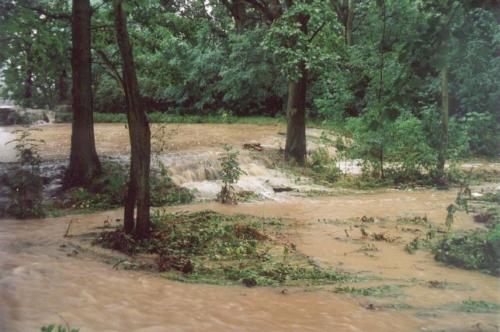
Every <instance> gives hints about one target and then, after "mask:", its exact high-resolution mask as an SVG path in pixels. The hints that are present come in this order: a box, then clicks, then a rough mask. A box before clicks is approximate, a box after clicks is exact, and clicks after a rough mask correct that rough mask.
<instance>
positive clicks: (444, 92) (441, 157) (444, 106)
mask: <svg viewBox="0 0 500 332" xmlns="http://www.w3.org/2000/svg"><path fill="white" fill-rule="evenodd" d="M448 116H449V101H448V67H447V66H445V67H444V68H443V69H442V70H441V142H440V146H439V151H438V163H437V171H438V175H439V176H440V177H442V176H443V175H444V164H445V163H446V149H447V148H448Z"/></svg>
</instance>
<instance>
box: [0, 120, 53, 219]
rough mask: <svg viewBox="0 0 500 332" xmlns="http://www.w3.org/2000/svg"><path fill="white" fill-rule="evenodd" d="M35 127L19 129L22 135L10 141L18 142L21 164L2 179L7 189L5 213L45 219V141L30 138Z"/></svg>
mask: <svg viewBox="0 0 500 332" xmlns="http://www.w3.org/2000/svg"><path fill="white" fill-rule="evenodd" d="M33 130H34V129H24V130H17V131H15V132H14V134H19V138H16V139H14V140H13V141H11V142H8V143H7V144H9V143H15V146H14V149H15V150H16V152H17V158H18V162H19V163H18V164H17V165H15V167H14V169H13V172H9V174H6V175H4V176H2V179H1V182H2V184H3V185H5V186H6V187H7V189H8V198H9V203H8V205H7V207H6V211H5V212H6V214H7V215H10V216H13V217H15V218H19V219H26V218H42V217H44V216H45V211H44V209H43V204H42V203H43V178H42V176H41V172H40V164H41V161H42V160H41V158H40V155H39V154H38V146H39V144H40V143H43V141H40V140H35V139H33V138H31V132H32V131H33Z"/></svg>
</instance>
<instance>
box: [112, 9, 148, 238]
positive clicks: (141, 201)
mask: <svg viewBox="0 0 500 332" xmlns="http://www.w3.org/2000/svg"><path fill="white" fill-rule="evenodd" d="M113 8H114V12H115V29H116V39H117V41H118V46H119V48H120V53H121V56H122V61H123V75H122V76H123V87H124V92H125V100H126V104H127V120H128V125H129V136H130V144H131V158H130V179H129V189H128V192H127V198H126V203H125V214H124V229H125V232H127V233H132V232H133V233H134V235H135V237H136V238H138V239H144V238H147V237H148V236H149V234H150V230H151V223H150V214H149V201H150V197H149V171H150V164H151V132H150V129H149V122H148V118H147V116H146V113H145V112H144V109H143V107H142V105H141V99H140V96H139V84H138V82H137V75H136V72H135V66H134V59H133V53H132V46H131V45H130V42H129V38H128V31H127V19H126V16H125V13H124V12H123V8H122V1H121V0H114V1H113ZM136 205H137V218H136V221H135V229H134V220H133V218H134V208H135V207H136Z"/></svg>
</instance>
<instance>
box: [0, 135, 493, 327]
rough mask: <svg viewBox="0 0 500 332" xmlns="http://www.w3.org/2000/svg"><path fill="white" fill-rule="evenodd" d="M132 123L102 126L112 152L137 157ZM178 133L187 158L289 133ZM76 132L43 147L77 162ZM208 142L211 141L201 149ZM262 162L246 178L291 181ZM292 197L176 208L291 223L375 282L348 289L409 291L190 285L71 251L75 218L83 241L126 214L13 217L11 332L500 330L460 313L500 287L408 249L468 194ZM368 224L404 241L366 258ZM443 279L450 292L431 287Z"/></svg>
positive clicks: (0, 271)
mask: <svg viewBox="0 0 500 332" xmlns="http://www.w3.org/2000/svg"><path fill="white" fill-rule="evenodd" d="M122 127H123V125H96V135H97V143H98V150H99V151H100V153H101V154H109V155H113V154H114V155H121V154H124V153H126V152H127V148H126V145H127V144H126V143H127V136H126V131H125V129H124V128H123V130H122ZM177 128H180V129H179V132H182V134H178V136H179V137H177V138H175V137H174V138H173V139H172V147H171V148H172V150H173V151H175V152H176V153H180V152H183V153H184V152H185V153H186V154H189V153H190V152H193V151H194V152H193V153H194V154H195V153H197V151H200V152H201V151H204V153H210V151H212V150H213V151H218V150H220V144H221V143H224V142H227V141H230V142H229V143H231V144H233V145H241V144H243V143H246V142H249V141H257V142H261V143H262V144H263V145H264V146H276V145H277V144H281V143H280V140H282V137H280V135H278V132H279V131H280V130H282V129H281V128H279V127H277V126H258V127H257V126H249V125H244V126H234V125H233V126H225V125H181V126H177ZM68 129H69V128H68V126H67V125H49V126H44V127H43V132H41V133H37V135H40V137H41V138H44V139H46V140H47V142H51V143H48V144H49V147H46V148H45V150H44V151H41V152H42V155H43V156H44V158H46V159H57V158H65V156H66V154H67V146H66V145H65V144H60V146H59V148H57V146H56V144H54V143H53V141H52V140H61V141H60V142H66V140H68V139H69V130H68ZM122 131H123V132H122ZM197 135H198V136H197ZM122 136H123V137H122ZM197 137H198V138H197ZM184 139H186V141H185V140H184ZM198 139H199V142H200V143H199V144H196V147H193V142H195V143H196V141H197V140H198ZM121 140H122V141H121ZM190 140H191V141H190ZM0 149H1V147H0ZM170 158H172V157H170ZM179 158H181V157H179ZM245 160H246V159H245ZM176 162H180V161H178V160H177V161H176ZM251 163H252V161H248V163H246V164H245V165H242V166H243V167H247V169H254V168H256V169H257V170H255V171H254V173H253V175H252V174H251V175H250V176H249V177H248V178H247V179H246V181H248V182H252V181H261V182H260V183H265V179H267V180H269V178H271V179H275V180H276V179H277V180H276V181H285V180H284V179H285V177H284V176H283V175H282V177H283V179H281V178H279V177H278V176H277V174H275V173H272V172H271V170H269V172H271V173H270V174H266V170H265V169H264V168H263V166H262V165H261V164H258V163H257V164H256V165H253V164H251ZM181 164H182V163H181ZM250 164H251V165H250ZM181 168H182V167H179V169H181ZM179 172H180V170H179ZM174 175H175V174H174ZM266 177H267V178H266ZM179 178H180V180H179V182H180V183H182V182H186V183H187V182H189V183H192V184H193V186H196V185H198V184H200V183H203V181H209V180H210V179H203V176H201V178H195V179H193V178H190V179H187V178H186V176H185V175H182V176H180V177H179ZM181 178H182V179H181ZM267 180H266V181H267ZM286 184H288V182H287V183H286ZM284 195H285V196H283V197H282V198H279V197H276V196H272V197H269V199H267V200H264V201H259V202H251V203H242V204H239V205H236V206H225V205H220V204H218V203H212V202H208V203H207V202H205V203H202V202H199V203H194V204H191V205H186V206H178V207H171V208H168V210H169V211H172V212H174V211H196V210H205V209H211V210H215V211H218V212H221V213H231V214H232V213H246V214H252V215H257V216H265V217H282V218H286V219H285V220H286V221H285V222H286V223H288V228H289V233H290V234H289V235H290V238H291V241H293V242H294V243H296V245H297V250H298V251H299V252H301V253H303V254H305V255H307V256H310V257H311V258H313V259H314V260H315V261H316V262H317V263H318V264H324V265H326V266H331V267H334V268H337V269H339V270H342V271H346V272H349V273H354V274H356V275H360V276H369V278H367V279H366V280H365V281H362V282H360V283H353V284H349V285H342V286H353V287H369V286H380V285H398V286H399V287H400V290H401V291H400V292H399V293H396V294H394V295H393V296H388V297H382V298H373V297H355V296H352V295H343V294H338V293H335V292H333V289H334V288H331V287H330V288H329V287H314V288H311V287H298V288H294V287H292V288H289V289H288V290H287V292H283V288H282V287H276V288H245V287H238V286H230V287H228V286H212V285H198V284H186V283H180V282H175V281H170V280H166V279H163V278H160V277H157V276H154V275H151V274H148V273H145V272H133V271H125V270H116V269H114V268H113V267H112V266H111V265H108V264H105V263H104V262H101V261H100V260H99V259H98V258H96V257H94V255H93V254H92V253H88V252H79V251H77V252H74V251H73V250H74V249H72V248H73V247H72V246H71V244H72V243H74V242H75V241H77V240H75V239H73V238H65V237H64V234H65V232H66V230H67V225H68V223H69V222H70V221H72V228H71V235H78V234H83V233H88V232H89V231H95V230H96V227H99V226H102V225H103V222H104V221H105V220H115V219H116V218H121V215H122V211H121V210H117V211H108V212H102V213H96V214H89V215H73V216H65V217H61V218H48V219H43V220H23V221H20V220H10V219H3V220H0V331H22V332H24V331H38V330H39V328H40V327H41V326H42V325H44V324H50V323H60V324H64V322H68V323H69V324H70V325H71V326H73V327H77V328H80V331H81V332H85V331H441V330H446V331H497V330H498V328H499V326H500V317H499V316H498V313H469V312H464V311H463V310H458V309H457V305H458V304H460V303H462V301H465V300H468V299H471V300H475V301H480V300H481V301H487V302H492V303H496V304H499V305H500V292H499V291H500V282H499V280H500V279H498V278H495V277H492V276H488V275H485V274H481V273H479V272H473V271H465V270H460V269H455V268H450V267H447V266H444V265H442V264H439V263H437V262H435V261H434V259H433V257H432V255H431V254H430V253H428V252H426V251H419V252H417V253H416V254H414V255H409V254H407V253H406V252H405V251H404V250H403V247H404V244H406V243H408V242H409V241H410V240H411V239H412V238H413V237H414V236H415V235H414V234H413V233H408V232H406V231H404V230H402V229H401V226H398V225H397V224H396V218H397V217H402V216H427V218H428V219H429V220H431V222H434V223H436V224H442V223H443V221H444V219H445V215H446V206H447V205H449V204H450V203H451V202H453V201H454V199H455V197H456V192H454V191H436V190H414V191H397V190H377V191H372V192H359V193H358V192H347V193H342V192H340V193H337V194H335V195H333V196H330V197H301V198H299V197H296V196H293V195H289V196H286V194H284ZM362 216H370V217H374V218H375V222H374V223H373V224H370V225H369V226H368V228H367V229H368V230H369V231H370V232H387V233H389V234H391V235H394V236H398V237H400V238H399V240H397V241H395V242H394V243H388V242H384V241H377V242H376V243H374V245H376V247H377V249H378V251H376V252H373V254H370V255H367V254H366V253H364V252H361V251H359V250H358V249H359V248H360V247H361V246H362V245H363V244H365V243H366V242H365V241H366V240H364V239H363V238H362V236H361V233H360V231H359V229H358V228H356V227H355V225H356V223H357V221H356V218H360V217H362ZM351 218H352V220H351ZM337 220H350V221H348V222H344V223H340V222H337ZM409 227H410V226H409ZM454 227H457V228H465V229H469V228H474V227H478V226H476V225H475V224H474V222H473V221H472V218H471V217H470V216H468V215H465V214H460V213H459V214H458V215H457V218H456V221H455V224H454ZM433 281H438V282H441V283H443V284H445V285H448V286H447V287H444V288H434V287H429V282H433ZM397 306H401V307H400V308H403V309H397Z"/></svg>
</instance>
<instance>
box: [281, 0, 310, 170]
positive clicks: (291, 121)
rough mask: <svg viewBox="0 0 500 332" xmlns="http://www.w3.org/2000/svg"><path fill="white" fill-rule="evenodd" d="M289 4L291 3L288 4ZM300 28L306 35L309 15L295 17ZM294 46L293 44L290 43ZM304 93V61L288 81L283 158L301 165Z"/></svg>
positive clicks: (302, 156)
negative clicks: (294, 76)
mask: <svg viewBox="0 0 500 332" xmlns="http://www.w3.org/2000/svg"><path fill="white" fill-rule="evenodd" d="M290 5H291V4H290ZM297 21H298V23H299V24H300V30H301V31H302V33H303V34H305V35H307V24H308V22H309V16H307V15H304V14H301V15H299V16H298V18H297ZM291 47H295V45H293V43H292V45H291ZM306 95H307V68H306V64H305V62H304V61H301V62H300V63H299V78H298V79H297V80H296V81H291V80H290V81H289V83H288V102H287V130H286V145H285V159H286V160H293V161H295V162H297V163H298V164H299V165H303V164H304V163H305V160H306V153H307V150H306Z"/></svg>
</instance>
